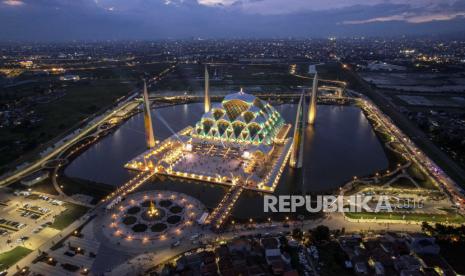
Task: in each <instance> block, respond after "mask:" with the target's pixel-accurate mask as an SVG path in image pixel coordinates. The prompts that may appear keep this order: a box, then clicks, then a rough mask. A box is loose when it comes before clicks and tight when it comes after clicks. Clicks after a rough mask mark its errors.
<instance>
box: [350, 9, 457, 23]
mask: <svg viewBox="0 0 465 276" xmlns="http://www.w3.org/2000/svg"><path fill="white" fill-rule="evenodd" d="M462 17H465V12H450V13H431V14H415V13H410V12H406V13H402V14H395V15H389V16H380V17H373V18H369V19H363V20H346V21H343V22H342V24H343V25H358V24H369V23H377V22H390V21H404V22H408V23H414V24H419V23H428V22H433V21H448V20H453V19H456V18H462Z"/></svg>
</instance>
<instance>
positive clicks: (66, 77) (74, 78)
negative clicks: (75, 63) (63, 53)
mask: <svg viewBox="0 0 465 276" xmlns="http://www.w3.org/2000/svg"><path fill="white" fill-rule="evenodd" d="M80 79H81V78H80V77H79V75H64V76H61V77H60V80H61V81H78V80H80Z"/></svg>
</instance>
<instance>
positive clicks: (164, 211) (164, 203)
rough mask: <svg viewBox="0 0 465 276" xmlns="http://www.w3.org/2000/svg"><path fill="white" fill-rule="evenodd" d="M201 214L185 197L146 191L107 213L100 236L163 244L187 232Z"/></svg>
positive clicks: (200, 206) (197, 205)
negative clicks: (159, 241) (104, 225)
mask: <svg viewBox="0 0 465 276" xmlns="http://www.w3.org/2000/svg"><path fill="white" fill-rule="evenodd" d="M204 210H205V207H204V205H203V204H202V203H201V202H200V201H198V200H197V199H195V198H193V197H190V196H188V195H185V194H182V193H177V192H171V191H146V192H139V193H135V194H130V195H128V196H127V197H126V198H125V199H124V200H123V201H122V202H121V203H120V204H118V205H117V206H115V207H114V208H113V209H112V210H109V211H108V214H107V216H106V217H105V219H104V223H105V224H106V225H108V226H109V227H105V230H104V234H105V236H107V237H108V238H110V239H111V240H113V241H121V240H126V241H131V240H140V241H141V242H149V241H154V240H165V239H167V238H168V237H173V236H179V235H181V234H182V233H183V232H189V230H190V229H191V228H193V227H194V226H195V225H196V223H197V220H198V219H199V218H200V217H201V216H202V214H203V212H204Z"/></svg>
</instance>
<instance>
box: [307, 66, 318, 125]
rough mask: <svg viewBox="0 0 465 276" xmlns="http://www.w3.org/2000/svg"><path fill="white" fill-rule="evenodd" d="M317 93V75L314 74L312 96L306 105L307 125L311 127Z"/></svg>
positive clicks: (313, 119) (314, 114)
mask: <svg viewBox="0 0 465 276" xmlns="http://www.w3.org/2000/svg"><path fill="white" fill-rule="evenodd" d="M317 93H318V73H315V77H314V78H313V87H312V94H311V96H310V104H309V105H308V118H307V123H308V124H309V125H313V124H314V123H315V117H316V100H317Z"/></svg>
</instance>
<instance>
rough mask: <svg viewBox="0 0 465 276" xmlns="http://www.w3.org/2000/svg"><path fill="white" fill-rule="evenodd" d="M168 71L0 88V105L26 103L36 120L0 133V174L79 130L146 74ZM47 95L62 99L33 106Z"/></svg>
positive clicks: (99, 73) (89, 75)
mask: <svg viewBox="0 0 465 276" xmlns="http://www.w3.org/2000/svg"><path fill="white" fill-rule="evenodd" d="M166 66H167V64H165V63H157V64H148V65H138V66H134V67H129V66H122V67H118V68H96V69H85V70H84V69H83V70H69V71H67V72H66V73H67V74H77V75H79V76H80V77H81V80H80V81H77V82H63V81H59V80H58V76H56V75H50V76H42V75H41V76H36V75H28V78H29V80H30V81H29V82H27V81H26V82H23V83H20V84H18V85H16V86H5V87H2V88H0V103H8V102H10V101H12V100H14V99H16V98H24V97H28V98H27V100H26V103H25V104H24V105H25V106H24V108H26V107H27V109H28V110H29V111H31V112H33V114H34V116H35V117H37V118H38V119H39V121H38V122H36V123H34V124H32V125H20V126H14V127H13V126H12V127H7V128H0V144H1V145H2V146H1V147H0V172H1V171H5V170H7V169H8V168H10V169H11V168H12V167H13V166H14V165H10V167H6V165H7V164H8V163H9V162H11V161H13V160H17V163H16V164H15V165H17V164H19V163H20V162H21V160H25V159H27V157H28V156H29V157H31V156H33V155H37V154H38V153H39V151H40V150H43V148H42V147H41V146H44V144H46V143H47V142H50V141H51V140H52V139H54V138H56V137H58V136H62V135H64V134H65V133H67V132H68V131H69V130H70V129H74V128H76V127H78V126H79V125H80V124H81V123H82V122H83V121H84V120H85V119H86V118H89V117H91V116H92V115H93V114H98V113H100V112H102V111H103V110H106V109H107V108H108V107H110V106H111V105H113V104H114V103H115V101H116V100H117V99H119V98H121V97H123V96H125V95H127V94H128V93H129V92H130V91H132V90H133V89H134V88H135V87H137V86H138V85H139V84H140V78H141V76H143V75H144V73H147V74H149V75H154V74H156V73H159V72H161V71H163V70H164V69H165V68H166ZM26 75H27V74H26ZM22 77H23V78H26V76H22ZM49 89H52V90H53V91H55V92H53V93H59V94H60V95H61V96H60V97H57V98H56V99H54V100H52V101H50V102H46V103H38V102H36V101H35V100H34V99H35V98H34V97H37V96H40V95H42V94H44V93H46V91H48V90H49ZM25 154H27V155H25ZM18 157H22V158H21V159H18Z"/></svg>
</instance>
